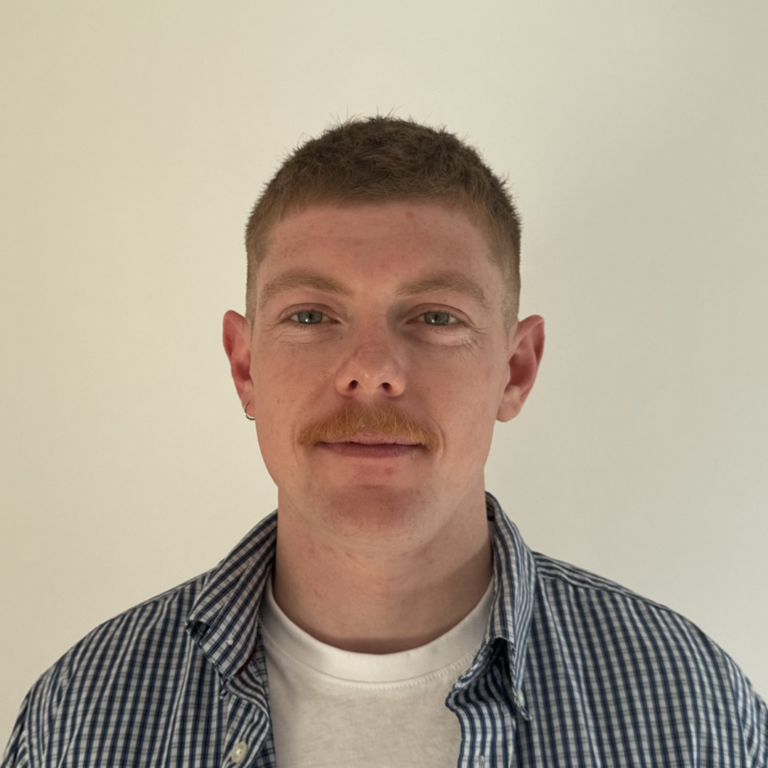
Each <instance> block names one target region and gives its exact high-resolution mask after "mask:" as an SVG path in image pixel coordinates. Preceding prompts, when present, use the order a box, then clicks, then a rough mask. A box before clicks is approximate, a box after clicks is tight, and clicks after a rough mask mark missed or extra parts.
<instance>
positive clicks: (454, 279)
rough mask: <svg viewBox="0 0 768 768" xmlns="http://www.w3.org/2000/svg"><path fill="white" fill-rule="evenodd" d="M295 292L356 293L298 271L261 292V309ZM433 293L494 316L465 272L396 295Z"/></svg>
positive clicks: (420, 282)
mask: <svg viewBox="0 0 768 768" xmlns="http://www.w3.org/2000/svg"><path fill="white" fill-rule="evenodd" d="M291 288H314V289H315V290H318V291H323V292H325V293H333V294H336V295H338V296H352V291H351V290H350V289H349V288H348V287H347V286H346V285H344V283H342V282H340V281H338V280H336V279H335V278H333V277H329V276H327V275H323V274H321V273H319V272H313V271H311V270H304V269H294V270H289V271H288V272H284V273H283V274H282V275H278V276H277V277H275V278H273V279H272V280H270V281H269V282H268V283H265V285H264V288H263V289H262V291H261V299H260V300H259V307H260V308H263V307H265V306H266V305H267V304H268V303H269V302H270V301H271V300H272V299H274V298H275V296H277V294H279V293H282V292H283V291H287V290H290V289H291ZM431 291H451V292H452V293H459V294H463V295H465V296H469V297H470V298H471V299H473V300H474V301H475V302H477V303H478V304H479V305H480V306H481V307H482V308H483V309H484V310H485V311H486V312H487V313H488V314H491V305H490V302H489V301H488V297H487V296H486V294H485V291H484V290H483V289H482V287H481V286H480V284H479V283H478V282H477V281H475V280H473V279H472V278H471V277H468V276H467V275H464V274H462V273H461V272H438V273H435V274H432V275H426V276H424V277H420V278H418V279H417V280H412V281H411V282H410V283H405V284H403V285H401V286H400V287H399V288H398V289H397V290H396V291H395V295H396V296H398V297H404V296H415V295H416V294H419V293H429V292H431Z"/></svg>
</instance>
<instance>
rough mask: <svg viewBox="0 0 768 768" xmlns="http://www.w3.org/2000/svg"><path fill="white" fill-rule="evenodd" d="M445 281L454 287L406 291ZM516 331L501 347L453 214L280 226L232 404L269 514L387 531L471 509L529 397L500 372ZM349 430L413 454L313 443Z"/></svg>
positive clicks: (480, 261) (383, 209) (483, 271)
mask: <svg viewBox="0 0 768 768" xmlns="http://www.w3.org/2000/svg"><path fill="white" fill-rule="evenodd" d="M299 273H306V274H309V273H312V275H314V276H315V277H316V278H317V279H316V280H315V283H314V285H312V284H308V283H304V282H302V280H301V278H298V279H297V278H296V275H297V274H299ZM446 275H449V276H450V277H452V278H453V282H452V283H451V284H446V285H444V286H442V287H441V286H440V285H437V284H435V285H432V286H430V285H427V284H426V282H424V284H423V285H422V286H421V287H418V286H417V284H418V283H419V282H420V281H428V280H430V279H433V278H436V277H438V276H446ZM289 276H292V277H291V279H287V278H288V277H289ZM281 283H282V287H281V285H280V284H281ZM332 285H336V286H337V287H338V290H337V291H334V290H330V288H331V286H332ZM451 285H453V286H464V287H465V288H467V292H462V291H458V290H456V289H455V287H454V288H451V287H450V286H451ZM414 286H415V287H414ZM407 287H410V290H405V289H406V288H407ZM417 288H418V290H417ZM229 315H235V313H228V316H229ZM235 317H237V318H239V316H237V315H235ZM532 319H533V318H529V319H528V320H529V321H530V320H532ZM537 319H538V320H541V319H540V318H537ZM240 320H241V321H242V318H240ZM525 323H528V321H525ZM541 324H542V325H543V321H542V323H541ZM523 325H524V323H520V324H518V325H517V326H515V327H513V328H512V330H511V332H510V333H509V334H506V333H505V332H504V328H503V323H502V277H501V273H500V271H499V269H498V267H497V266H496V265H495V264H494V263H493V262H492V261H491V259H490V256H489V246H488V243H487V241H486V239H485V237H484V234H483V233H482V231H481V230H480V229H479V228H478V227H477V226H476V225H474V224H473V223H472V222H471V220H470V219H469V218H468V216H467V215H466V214H465V213H463V212H462V211H460V210H458V209H457V210H451V209H448V208H446V207H443V206H441V205H438V204H433V203H423V202H417V203H413V202H398V203H386V204H369V205H368V204H367V205H355V206H341V205H331V204H327V205H322V206H320V205H316V206H311V207H309V208H307V209H306V210H304V211H302V212H300V213H297V214H291V215H289V216H287V217H286V218H285V219H284V220H283V221H281V222H278V223H277V224H276V225H275V227H274V228H273V230H272V232H271V236H270V241H269V250H268V253H267V256H266V258H265V259H264V261H263V262H262V264H261V266H260V269H259V274H258V300H257V308H256V314H255V317H254V320H253V327H252V328H248V326H247V325H245V324H244V323H243V325H242V326H241V328H242V332H241V335H242V336H243V337H246V336H247V337H249V338H248V339H247V342H248V344H249V347H250V359H249V360H247V359H246V358H245V357H243V358H242V360H243V363H242V366H241V367H242V369H243V375H242V382H241V385H238V390H240V391H241V397H242V400H243V402H244V403H247V402H248V401H249V400H250V401H251V407H250V408H249V412H252V413H253V415H254V416H255V418H256V429H257V434H258V440H259V445H260V448H261V452H262V455H263V458H264V462H265V464H266V466H267V469H268V471H269V473H270V475H271V477H272V479H273V480H274V481H275V483H276V485H277V486H278V489H279V494H280V497H281V499H284V500H285V502H286V503H288V502H290V503H291V505H292V506H294V507H296V508H303V509H310V508H318V509H319V508H322V509H325V510H326V511H327V512H328V514H331V512H330V510H334V514H335V515H342V516H346V515H348V514H349V515H354V514H359V510H361V509H365V510H366V511H367V515H366V519H368V520H373V519H374V518H375V517H376V512H379V513H380V516H381V517H380V519H379V523H380V524H381V521H382V520H384V519H386V520H387V521H388V524H389V523H394V521H395V518H396V515H397V514H398V513H399V514H402V515H407V514H408V510H411V512H412V511H413V509H415V508H418V507H421V508H429V509H433V508H439V506H440V505H441V503H449V504H450V505H451V506H455V505H456V503H457V501H459V502H460V500H461V499H463V498H465V497H466V498H470V497H471V496H473V495H474V496H475V498H476V497H477V494H478V493H479V494H480V495H481V496H482V494H483V491H484V474H483V472H484V466H485V462H486V459H487V456H488V452H489V449H490V445H491V438H492V436H493V427H494V422H495V420H496V419H499V420H501V421H508V420H509V419H511V418H513V417H514V416H515V415H516V414H517V412H518V411H519V410H520V407H522V401H523V400H524V399H525V396H526V395H527V391H526V392H523V393H521V392H520V391H519V389H520V388H519V387H516V386H514V379H515V375H514V365H513V366H512V367H510V358H511V357H513V352H514V349H515V347H516V346H517V345H518V344H519V341H520V337H521V331H523V330H527V328H528V327H529V326H526V328H525V329H523V328H522V326H523ZM226 329H227V320H226V319H225V338H226V335H227V330H226ZM516 331H517V333H516ZM541 332H542V343H543V330H542V331H541ZM242 343H243V345H245V343H246V340H243V341H242ZM226 344H227V342H226V341H225V346H226ZM228 354H230V359H231V360H233V354H231V353H230V350H229V349H228ZM243 354H245V352H244V353H243ZM246 365H247V366H248V371H249V374H250V381H248V380H247V378H246V376H245V366H246ZM234 375H235V363H234V360H233V376H234ZM533 375H534V376H535V366H534V372H533ZM236 383H238V382H237V377H236ZM532 383H533V382H532V380H531V382H530V384H531V385H532ZM528 388H529V387H528ZM360 430H363V431H368V432H369V433H370V431H371V430H374V431H378V432H383V433H384V434H386V435H387V436H389V437H390V438H399V439H401V440H402V441H404V442H406V443H411V444H413V443H417V444H418V445H411V446H402V445H401V446H398V447H394V446H388V447H387V448H381V447H379V448H376V447H364V446H360V445H357V446H355V445H354V444H352V443H350V442H347V441H343V442H342V443H336V444H335V445H333V446H332V445H330V444H328V443H326V442H325V441H330V440H339V439H344V438H349V439H350V440H351V438H352V437H353V436H354V435H355V433H358V432H359V431H360ZM368 437H371V435H370V434H369V435H368ZM356 439H360V436H359V435H358V437H357V438H356ZM373 439H374V440H378V439H379V438H377V437H376V436H375V435H373ZM281 503H282V502H281ZM344 510H346V512H345V511H344ZM355 510H357V512H355Z"/></svg>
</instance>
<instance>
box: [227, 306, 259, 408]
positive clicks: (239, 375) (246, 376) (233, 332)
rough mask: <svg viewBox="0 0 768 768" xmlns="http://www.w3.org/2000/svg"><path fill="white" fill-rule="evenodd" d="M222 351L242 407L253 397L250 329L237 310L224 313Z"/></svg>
mask: <svg viewBox="0 0 768 768" xmlns="http://www.w3.org/2000/svg"><path fill="white" fill-rule="evenodd" d="M223 340H224V351H225V352H226V353H227V357H228V358H229V366H230V369H231V372H232V381H234V382H235V389H236V390H237V395H238V397H239V398H240V403H241V404H242V406H243V408H245V406H247V405H248V403H249V401H250V400H252V399H253V381H251V346H250V341H251V329H250V326H249V325H248V321H247V320H246V319H245V318H244V317H243V316H242V315H239V314H238V313H237V312H233V311H232V310H229V311H228V312H227V313H226V314H225V315H224V333H223Z"/></svg>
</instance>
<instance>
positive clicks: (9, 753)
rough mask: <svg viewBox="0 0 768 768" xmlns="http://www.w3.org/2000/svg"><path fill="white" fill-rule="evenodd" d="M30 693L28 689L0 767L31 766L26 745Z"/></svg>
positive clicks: (18, 767)
mask: <svg viewBox="0 0 768 768" xmlns="http://www.w3.org/2000/svg"><path fill="white" fill-rule="evenodd" d="M31 695H32V692H31V691H30V692H29V693H28V694H27V695H26V698H25V699H24V701H23V702H22V705H21V710H20V711H19V716H18V717H17V718H16V724H15V725H14V727H13V732H12V733H11V738H10V740H9V741H8V744H7V746H6V748H5V753H4V754H3V761H2V763H0V768H31V765H32V764H31V763H30V761H29V749H28V747H27V736H28V731H27V726H26V723H27V714H28V712H29V700H30V697H31Z"/></svg>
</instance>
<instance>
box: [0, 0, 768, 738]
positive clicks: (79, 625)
mask: <svg viewBox="0 0 768 768" xmlns="http://www.w3.org/2000/svg"><path fill="white" fill-rule="evenodd" d="M766 39H768V4H766V3H764V2H762V1H760V2H738V1H737V2H727V3H726V2H724V1H723V2H719V3H717V2H707V1H706V0H705V1H704V2H702V0H687V1H682V0H681V1H679V2H674V3H670V2H668V1H667V0H664V1H663V2H661V1H659V2H656V1H655V0H642V2H640V1H639V0H637V1H636V2H615V0H580V2H578V3H573V2H570V1H568V2H565V1H562V2H552V3H547V4H544V3H539V2H533V1H532V0H531V1H530V2H517V1H516V0H506V1H505V2H489V1H486V2H482V1H481V2H478V1H477V0H473V2H471V3H470V2H456V1H455V0H452V1H450V2H449V1H447V0H441V2H436V0H431V1H430V2H419V1H418V0H416V1H415V2H414V0H393V1H391V2H378V3H374V2H360V1H359V0H329V1H328V2H322V3H316V2H309V1H308V0H307V1H305V2H303V3H300V2H295V1H291V0H289V1H286V0H280V2H269V3H267V2H254V1H251V2H245V1H244V0H237V1H233V2H229V3H213V2H210V3H203V2H180V1H179V2H164V1H163V0H160V2H156V1H155V0H153V2H148V1H147V0H133V2H131V3H122V4H121V3H104V2H96V1H95V0H94V2H82V1H79V2H69V3H64V4H60V3H53V2H48V3H42V2H34V0H33V1H32V2H28V1H27V0H24V1H23V2H22V0H13V1H9V0H4V2H2V4H0V65H1V71H2V84H1V87H0V99H2V120H1V121H0V126H1V127H0V130H1V131H2V136H1V138H2V140H1V141H0V184H1V185H2V189H1V191H0V195H1V198H0V211H1V213H0V216H1V217H2V219H1V222H0V224H1V226H0V254H1V258H2V279H1V280H0V313H1V314H0V318H1V320H0V355H1V357H0V360H2V379H1V381H2V383H1V384H0V386H1V387H2V392H1V393H0V423H1V424H2V431H1V432H0V451H2V478H0V508H1V509H2V519H1V521H0V526H1V527H0V569H2V570H1V571H0V578H1V583H0V600H1V601H2V617H3V632H2V633H1V634H0V692H1V693H0V741H2V742H3V746H4V744H5V741H6V740H7V736H8V734H9V733H10V730H11V726H12V722H13V720H14V718H15V715H16V711H17V708H18V706H19V704H20V703H21V700H22V698H23V696H24V694H25V692H26V691H27V689H28V688H29V687H30V686H31V685H32V683H33V682H34V681H35V679H36V678H37V677H38V676H39V675H40V674H41V673H42V672H43V671H44V670H45V669H46V668H47V667H48V666H49V665H50V664H52V663H53V662H54V660H55V659H57V658H58V657H59V656H60V655H61V654H62V653H64V652H65V651H66V650H67V649H68V648H69V647H70V646H71V645H72V644H73V643H74V642H75V641H77V640H78V639H79V638H80V637H82V636H83V635H84V634H85V633H86V632H88V631H89V630H90V629H92V628H93V627H94V626H95V625H97V624H98V623H100V622H102V621H104V620H106V619H108V618H110V617H112V616H114V615H115V614H117V613H119V612H121V611H123V610H124V609H126V608H129V607H130V606H132V605H134V604H136V603H138V602H140V601H142V600H144V599H145V598H148V597H150V596H152V595H154V594H157V593H159V592H161V591H163V590H165V589H168V588H170V587H172V586H174V585H176V584H178V583H180V582H182V581H184V580H186V579H188V578H190V577H192V576H194V575H195V574H198V573H200V572H202V571H204V570H206V569H208V568H210V567H212V566H214V565H215V564H216V563H217V562H218V561H219V560H220V559H221V558H222V557H223V556H224V555H225V554H226V553H227V552H228V550H229V549H230V548H231V547H232V546H234V544H235V543H236V542H237V541H238V540H239V539H240V538H241V537H242V536H243V535H244V534H245V533H246V531H247V530H248V529H249V528H250V527H251V526H252V525H254V524H255V523H256V522H257V521H258V520H259V519H260V518H261V517H263V516H264V515H266V514H268V513H269V512H271V511H272V510H273V509H274V508H275V506H276V498H277V497H276V490H275V487H274V485H273V483H272V481H271V479H270V478H269V476H268V474H267V472H266V470H265V468H264V466H263V464H262V461H261V458H260V455H259V451H258V445H257V442H256V436H255V431H254V427H253V424H252V423H251V422H247V421H246V420H245V418H244V417H243V415H242V411H241V410H240V405H239V402H238V400H237V398H236V395H235V391H234V387H233V385H232V383H231V380H230V378H229V372H228V366H227V361H226V359H225V356H224V352H223V349H222V346H221V340H220V337H221V318H222V316H223V314H224V312H225V311H226V310H227V309H229V308H233V309H237V310H238V311H241V312H242V311H243V308H244V297H243V292H244V282H245V256H244V250H243V247H242V232H243V227H244V224H245V220H246V217H247V214H248V211H249V209H250V207H251V205H252V204H253V202H254V200H255V198H256V196H257V194H258V193H259V191H260V189H261V187H262V184H263V183H264V182H265V181H266V180H267V179H268V178H269V176H270V175H271V174H272V172H273V171H274V170H275V168H276V166H277V165H278V163H279V161H280V160H281V159H282V157H283V156H284V154H285V153H286V152H288V151H289V150H290V149H291V148H292V147H294V146H295V144H296V143H297V142H298V141H299V140H300V139H301V138H302V137H305V136H306V135H314V134H316V133H317V132H319V131H320V130H322V129H323V128H324V127H325V126H326V125H327V124H328V123H330V122H331V121H332V120H333V119H335V118H337V117H345V116H347V115H352V114H370V113H374V112H376V111H377V110H378V111H381V112H389V111H390V110H394V111H395V113H396V114H398V115H400V116H405V117H408V116H412V117H414V118H416V119H418V120H421V121H424V122H428V123H432V124H445V125H447V126H448V128H449V129H451V130H453V131H455V132H457V133H458V134H459V135H461V136H464V137H466V138H468V139H469V140H470V141H471V142H473V143H475V144H476V145H477V146H478V147H479V148H480V149H481V151H482V152H483V153H484V156H485V158H486V159H487V161H488V162H489V163H490V165H491V166H492V167H493V168H494V169H496V170H497V171H498V172H500V173H502V174H509V177H510V180H511V184H512V188H513V190H514V193H515V195H516V197H517V200H518V204H519V207H520V209H521V211H522V215H523V218H524V222H525V232H524V239H523V268H522V277H523V293H522V314H521V317H525V316H528V315H530V314H541V315H543V316H544V317H545V319H546V331H547V345H546V350H545V355H544V360H543V365H542V368H541V370H540V374H539V378H538V381H537V383H536V386H535V388H534V390H533V393H532V395H531V397H530V399H529V400H528V402H527V404H526V407H525V409H524V411H523V413H522V415H521V416H520V417H519V418H518V419H516V420H514V421H513V422H511V423H509V424H497V427H496V434H495V438H494V444H493V449H492V452H491V456H490V458H489V462H488V467H487V476H486V481H487V488H488V490H490V491H491V492H492V493H494V494H495V495H496V496H497V498H499V500H500V501H501V503H502V505H503V506H504V507H505V509H506V510H507V512H508V513H509V514H510V516H511V517H512V518H513V519H514V520H515V521H516V522H517V523H518V525H519V527H520V529H521V531H522V533H523V536H524V537H525V538H526V540H527V542H528V543H529V545H530V546H531V547H533V548H534V549H536V550H540V551H543V552H546V553H547V554H549V555H552V556H554V557H557V558H560V559H562V560H566V561H569V562H572V563H576V564H578V565H580V566H582V567H584V568H587V569H589V570H592V571H596V572H597V573H600V574H602V575H604V576H607V577H609V578H612V579H615V580H616V581H619V582H621V583H623V584H625V585H626V586H628V587H630V588H632V589H635V590H637V591H639V592H640V593H642V594H644V595H646V596H648V597H650V598H652V599H654V600H657V601H659V602H661V603H664V604H666V605H668V606H670V607H672V608H674V609H676V610H678V611H680V612H681V613H683V614H684V615H685V616H687V617H688V618H690V619H691V620H693V621H694V622H696V623H697V624H698V625H699V626H700V627H701V628H702V629H703V630H704V631H705V632H707V634H709V635H710V636H711V637H712V638H713V639H714V640H715V641H716V642H718V643H719V644H720V645H721V646H722V647H723V648H724V649H725V650H726V651H727V652H728V653H730V654H731V655H732V656H733V658H734V659H736V661H737V662H738V663H739V664H740V665H741V667H742V669H743V670H744V671H745V672H746V674H747V676H748V677H750V679H751V680H752V681H753V683H754V684H755V685H756V687H757V689H758V691H760V692H761V693H762V694H763V696H766V695H768V654H766V639H767V638H768V598H767V597H766V592H767V591H768V557H766V544H767V543H768V515H766V507H767V506H768V472H767V471H766V467H768V405H767V404H766V402H767V398H766V384H767V383H768V344H767V343H766V341H767V339H768V331H767V327H768V326H767V324H768V302H766V293H767V291H768V259H767V258H766V256H767V253H766V251H767V249H766V243H767V242H768V231H767V230H768V225H767V222H768V216H766V212H767V211H768V149H767V137H768V99H767V94H766V82H768V80H767V78H768V54H767V53H766V51H767V50H768V48H767V47H766V45H765V41H766Z"/></svg>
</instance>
